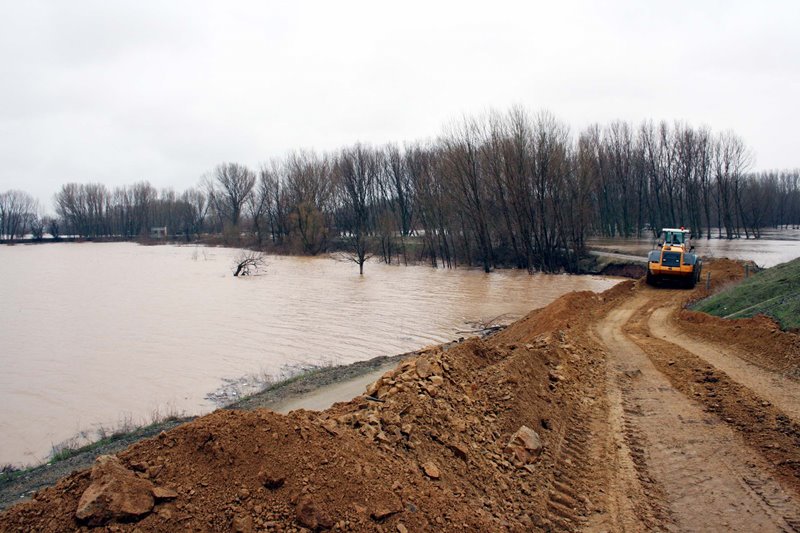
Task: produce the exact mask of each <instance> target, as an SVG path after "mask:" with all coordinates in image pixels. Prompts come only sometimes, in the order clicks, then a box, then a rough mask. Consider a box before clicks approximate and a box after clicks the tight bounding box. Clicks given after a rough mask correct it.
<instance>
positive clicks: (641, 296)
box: [589, 287, 800, 531]
mask: <svg viewBox="0 0 800 533" xmlns="http://www.w3.org/2000/svg"><path fill="white" fill-rule="evenodd" d="M682 299H685V294H681V292H677V293H670V292H667V291H664V290H658V289H651V288H648V287H638V290H637V294H636V296H635V297H633V298H630V299H628V300H626V301H624V302H623V303H622V305H620V306H619V307H617V308H616V309H614V310H613V311H611V312H610V313H608V314H607V316H606V317H605V318H604V319H602V320H600V321H599V322H598V323H597V325H596V328H595V330H596V333H597V336H598V337H599V339H600V341H601V342H602V343H603V344H604V345H605V347H606V349H607V352H608V361H607V364H608V374H607V375H608V391H609V399H610V413H611V414H612V416H611V418H610V428H611V430H612V431H613V432H615V436H614V438H615V439H616V441H617V444H618V448H619V450H621V452H620V454H622V455H623V456H625V455H626V456H627V458H624V459H623V461H622V462H623V464H631V465H633V467H632V468H630V467H629V468H624V469H619V470H618V471H617V472H616V474H615V478H616V481H615V484H616V486H628V487H631V486H632V487H636V488H639V489H640V490H634V491H632V492H630V491H629V492H628V493H630V494H634V495H636V494H639V495H640V497H639V498H638V500H639V501H633V502H630V503H629V504H628V505H627V508H629V509H633V510H634V511H635V513H634V514H636V513H638V516H637V518H638V519H639V520H640V522H641V527H642V528H645V527H647V528H652V527H653V526H655V525H657V526H658V527H659V528H663V529H667V530H672V529H675V530H679V531H797V530H798V528H800V515H799V514H798V511H799V510H800V499H798V494H797V492H796V483H792V478H793V476H791V475H789V476H786V475H782V474H786V472H781V469H779V468H778V469H776V468H775V465H774V464H773V463H772V462H771V461H770V460H769V459H768V458H765V457H764V456H763V455H762V454H761V453H759V451H758V450H757V449H753V446H751V444H752V443H748V439H747V438H745V437H744V436H743V435H742V434H741V432H740V431H738V426H737V424H736V420H735V419H734V418H732V417H731V416H724V414H723V416H720V415H719V414H717V413H714V412H710V410H709V409H708V408H707V406H706V404H705V403H704V402H703V401H698V400H697V399H696V396H699V395H700V394H701V393H700V392H699V391H698V390H692V389H698V388H699V387H695V386H696V385H699V384H698V383H691V384H686V385H688V387H683V388H684V390H679V388H678V387H676V386H674V385H673V381H674V380H676V379H678V380H680V379H683V374H684V373H683V372H681V371H680V370H681V369H682V368H684V367H692V368H693V369H694V367H697V366H700V367H701V368H702V372H703V375H702V376H701V379H700V380H699V382H700V383H701V384H706V383H711V384H717V383H720V381H721V380H720V377H719V376H720V375H721V374H725V381H726V382H728V381H732V382H734V383H735V384H737V385H739V387H738V388H747V389H748V390H749V391H750V393H751V395H754V396H756V397H758V398H763V400H761V402H760V403H763V404H764V405H765V406H766V405H767V404H774V405H775V407H777V408H778V409H781V410H783V415H784V416H788V417H789V418H790V419H792V420H793V421H795V422H797V421H798V404H799V403H800V397H798V389H800V387H798V383H797V382H795V381H792V380H790V379H788V378H786V377H784V376H781V375H777V374H774V373H770V372H769V371H767V370H765V369H763V368H760V367H757V366H755V365H752V364H750V363H747V362H746V361H744V360H742V359H740V358H739V357H738V356H737V355H736V354H734V353H732V351H731V350H729V349H726V348H724V347H721V346H718V345H715V344H713V343H711V342H708V341H704V340H701V339H696V338H692V337H691V336H689V335H687V334H685V333H684V332H682V331H680V330H679V329H678V326H676V325H675V324H673V323H672V321H671V320H670V318H671V312H672V311H673V310H674V309H675V307H676V305H678V304H679V303H680V301H681V300H682ZM649 354H650V355H649ZM654 359H655V360H654ZM663 360H665V363H666V364H665V365H663V362H664V361H663ZM673 368H675V369H676V372H674V373H673V372H671V369H673ZM671 378H672V380H671ZM687 392H690V393H689V394H687ZM712 394H713V395H712V396H711V398H715V397H716V396H717V394H724V392H719V391H717V392H713V393H712ZM737 396H740V397H741V396H743V395H741V394H737ZM712 401H713V400H712ZM614 413H617V414H616V415H615V414H614ZM614 418H616V419H617V420H614ZM749 429H751V430H754V431H759V428H749ZM794 451H795V454H796V451H797V450H796V449H795V450H794ZM782 477H784V478H788V482H786V481H787V480H785V479H782ZM794 481H795V482H796V477H795V478H794ZM616 493H617V494H616V495H617V497H619V496H620V492H619V491H616ZM622 494H626V493H625V492H623V493H622ZM642 496H643V497H642ZM623 508H624V507H623ZM623 518H626V517H624V516H623ZM626 519H627V520H628V525H630V517H627V518H626ZM623 523H624V522H623ZM589 529H594V528H591V527H590V528H589ZM621 529H638V528H636V527H633V528H630V527H622V528H621Z"/></svg>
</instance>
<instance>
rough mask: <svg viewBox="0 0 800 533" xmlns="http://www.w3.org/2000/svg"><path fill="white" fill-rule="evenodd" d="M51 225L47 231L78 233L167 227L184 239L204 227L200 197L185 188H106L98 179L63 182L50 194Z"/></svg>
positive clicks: (138, 232)
mask: <svg viewBox="0 0 800 533" xmlns="http://www.w3.org/2000/svg"><path fill="white" fill-rule="evenodd" d="M54 204H55V205H54V206H55V212H56V214H57V215H58V218H57V224H56V226H57V228H56V229H55V231H50V233H52V234H53V235H54V236H56V237H57V236H58V234H59V233H61V234H64V235H76V236H80V237H100V236H118V237H124V238H135V237H140V236H144V235H147V234H148V233H149V231H150V229H151V228H152V227H165V226H166V227H167V228H169V231H171V232H173V233H175V234H181V235H183V236H185V237H187V238H190V237H192V236H195V235H197V234H198V233H200V232H201V231H203V230H204V229H205V228H204V222H205V218H206V212H207V209H208V203H207V198H206V195H205V194H204V193H203V192H201V191H199V190H197V189H189V190H187V191H185V192H183V193H182V194H180V195H178V194H177V193H175V191H173V190H172V189H165V190H162V191H158V190H156V189H155V188H154V187H153V186H152V185H150V184H149V183H148V182H139V183H136V184H134V185H132V186H129V187H127V186H126V187H117V188H115V189H112V190H109V189H108V188H106V186H105V185H102V184H100V183H86V184H79V183H68V184H66V185H63V186H62V187H61V189H60V190H59V191H58V192H57V193H56V195H55V199H54Z"/></svg>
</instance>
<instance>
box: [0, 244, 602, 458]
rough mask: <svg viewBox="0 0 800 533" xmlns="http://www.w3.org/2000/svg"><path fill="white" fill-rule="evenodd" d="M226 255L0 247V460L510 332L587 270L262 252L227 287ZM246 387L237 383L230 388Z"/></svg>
mask: <svg viewBox="0 0 800 533" xmlns="http://www.w3.org/2000/svg"><path fill="white" fill-rule="evenodd" d="M236 253H237V252H236V251H235V250H231V249H224V248H204V247H194V246H151V247H144V246H138V245H135V244H130V243H116V244H91V243H82V244H75V243H71V244H66V243H65V244H47V245H41V246H31V245H28V246H12V247H9V246H2V247H0V364H2V372H0V405H2V411H0V464H6V463H12V464H17V465H19V464H26V463H27V464H31V463H37V462H40V461H42V460H44V459H46V458H47V455H48V453H49V452H50V450H51V447H52V445H56V444H58V443H61V442H62V441H64V440H65V439H68V438H70V437H71V436H73V435H76V434H78V433H79V432H86V433H87V436H89V437H95V433H96V430H97V429H98V427H101V426H102V427H105V428H114V427H115V426H119V425H120V424H121V423H124V422H134V423H143V422H147V421H148V420H149V419H150V418H151V417H152V416H153V415H154V414H161V415H164V414H168V413H173V412H175V413H185V414H199V413H204V412H208V411H210V410H212V409H214V407H215V406H216V404H215V403H214V401H212V399H210V397H209V395H210V394H213V393H215V392H216V393H219V392H220V391H223V392H224V393H225V394H226V395H227V396H228V397H231V396H232V395H235V394H241V393H242V392H246V391H247V387H248V384H250V385H252V384H253V383H257V382H259V381H263V380H265V379H270V378H280V377H283V376H286V375H287V374H289V373H291V372H293V371H296V370H297V369H300V368H304V367H308V366H311V365H326V364H343V363H349V362H353V361H356V360H363V359H369V358H372V357H375V356H378V355H393V354H397V353H402V352H407V351H411V350H414V349H417V348H420V347H422V346H425V345H428V344H432V343H438V342H443V341H446V340H451V339H454V338H457V337H459V336H462V335H465V333H463V331H466V330H470V329H471V328H472V327H473V325H474V324H475V323H478V322H488V321H491V320H492V319H497V318H498V317H499V320H500V321H503V322H510V321H511V320H513V319H515V318H519V317H520V316H523V315H524V314H526V313H527V312H528V311H530V310H531V309H533V308H536V307H541V306H543V305H546V304H547V303H549V302H550V301H552V300H554V299H555V298H557V297H558V296H560V295H561V294H564V293H566V292H569V291H573V290H584V289H588V290H594V291H602V290H604V289H607V288H609V287H611V286H612V285H613V284H614V283H616V280H612V279H606V278H601V277H592V276H567V275H559V276H548V275H534V276H529V275H528V274H526V273H524V272H517V271H499V272H494V273H492V274H488V275H487V274H484V273H482V272H480V271H474V270H451V271H448V270H434V269H432V268H430V267H425V266H415V267H395V266H387V265H382V264H368V265H366V270H365V275H364V276H363V277H359V276H358V270H357V267H356V266H355V265H354V264H352V263H347V262H339V261H335V260H333V259H329V258H299V257H270V258H269V259H268V266H267V268H266V270H265V271H264V273H263V275H258V276H254V277H250V278H234V277H233V276H232V275H231V273H232V269H231V265H232V263H233V258H234V256H235V255H236ZM243 377H244V378H248V379H244V380H243V379H242V378H243Z"/></svg>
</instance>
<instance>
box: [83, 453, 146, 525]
mask: <svg viewBox="0 0 800 533" xmlns="http://www.w3.org/2000/svg"><path fill="white" fill-rule="evenodd" d="M91 480H92V482H91V484H90V485H89V487H88V488H87V489H86V490H85V491H84V493H83V495H82V496H81V498H80V500H79V501H78V509H77V511H76V512H75V517H76V518H77V519H78V520H80V521H82V522H84V523H86V524H87V525H90V526H101V525H104V524H107V523H108V522H111V521H118V520H123V521H130V520H134V519H137V518H140V517H142V516H144V515H146V514H148V513H149V512H150V511H152V510H153V505H154V504H155V500H154V498H153V489H154V488H155V487H154V486H153V484H152V483H151V482H150V481H147V480H146V479H140V478H139V477H137V476H136V474H134V473H133V472H132V471H131V470H128V469H127V468H125V467H124V466H123V465H122V463H121V462H120V460H119V459H118V458H117V457H115V456H113V455H101V456H100V457H98V458H97V460H96V461H95V464H94V466H93V467H92V473H91Z"/></svg>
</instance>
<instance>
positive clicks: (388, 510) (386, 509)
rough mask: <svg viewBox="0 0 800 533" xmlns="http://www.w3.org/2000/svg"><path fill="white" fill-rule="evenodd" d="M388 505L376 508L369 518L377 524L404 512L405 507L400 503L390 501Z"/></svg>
mask: <svg viewBox="0 0 800 533" xmlns="http://www.w3.org/2000/svg"><path fill="white" fill-rule="evenodd" d="M386 503H387V504H386V505H383V506H381V507H378V508H376V509H375V510H374V511H372V512H371V513H370V514H369V516H370V518H372V519H373V520H375V521H376V522H380V521H381V520H385V519H386V518H389V517H390V516H392V515H394V514H397V513H399V512H401V511H402V510H403V505H402V504H401V503H400V502H399V501H389V502H386Z"/></svg>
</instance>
